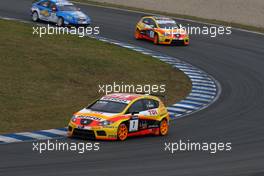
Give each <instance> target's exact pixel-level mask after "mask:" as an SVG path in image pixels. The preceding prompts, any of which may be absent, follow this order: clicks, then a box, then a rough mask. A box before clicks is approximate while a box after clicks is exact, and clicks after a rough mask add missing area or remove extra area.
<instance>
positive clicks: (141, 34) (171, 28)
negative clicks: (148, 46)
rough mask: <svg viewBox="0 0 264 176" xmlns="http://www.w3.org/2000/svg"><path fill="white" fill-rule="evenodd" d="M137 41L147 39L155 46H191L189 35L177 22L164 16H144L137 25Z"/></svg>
mask: <svg viewBox="0 0 264 176" xmlns="http://www.w3.org/2000/svg"><path fill="white" fill-rule="evenodd" d="M135 38H136V39H138V40H139V39H146V40H150V41H153V42H154V44H156V45H157V44H168V45H171V44H182V45H189V43H190V39H189V35H188V33H187V32H186V30H184V29H183V27H182V26H181V25H180V24H178V23H177V22H176V21H175V20H173V19H171V18H168V17H162V16H144V17H142V18H141V19H140V21H139V22H138V23H137V26H136V30H135Z"/></svg>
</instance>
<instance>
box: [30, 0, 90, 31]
mask: <svg viewBox="0 0 264 176" xmlns="http://www.w3.org/2000/svg"><path fill="white" fill-rule="evenodd" d="M31 13H32V20H33V21H38V20H43V21H48V22H53V23H56V24H57V25H58V26H59V27H61V26H65V25H73V26H87V25H90V24H91V19H90V17H88V16H87V15H86V14H84V13H83V12H81V11H80V9H79V8H77V7H76V6H74V5H73V4H72V3H70V2H68V1H67V0H38V1H37V2H35V3H33V4H32V7H31Z"/></svg>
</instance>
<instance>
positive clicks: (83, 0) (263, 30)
mask: <svg viewBox="0 0 264 176" xmlns="http://www.w3.org/2000/svg"><path fill="white" fill-rule="evenodd" d="M73 2H81V3H88V4H92V5H100V6H106V7H115V8H121V9H127V10H135V11H140V12H144V13H153V14H160V15H165V16H171V17H175V18H183V19H190V20H195V21H200V22H205V23H211V24H216V25H222V26H231V27H234V28H240V29H245V30H251V31H255V32H261V33H264V28H261V27H256V26H250V25H245V24H240V23H235V22H226V21H222V20H216V19H206V18H201V17H196V16H191V15H183V14H176V13H167V12H163V11H162V12H161V11H156V10H149V9H144V8H136V7H130V6H125V5H118V4H114V3H107V2H95V1H90V0H73Z"/></svg>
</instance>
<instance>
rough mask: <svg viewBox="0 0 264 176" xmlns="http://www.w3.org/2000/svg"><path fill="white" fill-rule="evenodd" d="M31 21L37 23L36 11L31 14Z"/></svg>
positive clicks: (37, 15)
mask: <svg viewBox="0 0 264 176" xmlns="http://www.w3.org/2000/svg"><path fill="white" fill-rule="evenodd" d="M32 21H34V22H37V21H39V14H38V12H37V11H34V12H33V13H32Z"/></svg>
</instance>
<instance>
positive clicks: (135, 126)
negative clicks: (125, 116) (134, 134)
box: [129, 119, 138, 131]
mask: <svg viewBox="0 0 264 176" xmlns="http://www.w3.org/2000/svg"><path fill="white" fill-rule="evenodd" d="M137 130H138V119H133V120H130V121H129V131H137Z"/></svg>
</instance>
